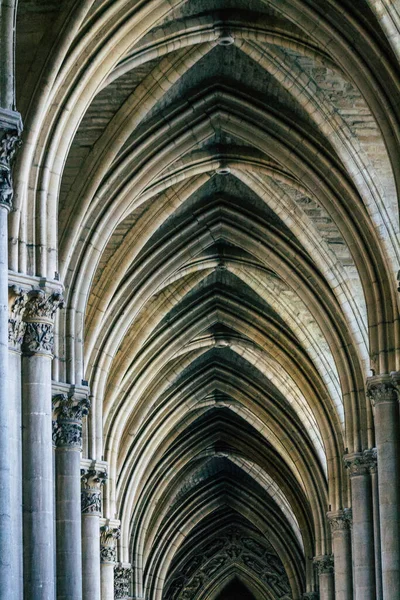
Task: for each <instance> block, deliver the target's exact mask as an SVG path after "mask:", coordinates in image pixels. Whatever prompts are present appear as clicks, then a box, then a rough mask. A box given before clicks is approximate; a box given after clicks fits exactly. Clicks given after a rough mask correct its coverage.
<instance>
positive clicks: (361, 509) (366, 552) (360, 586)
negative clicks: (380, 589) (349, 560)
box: [345, 451, 376, 600]
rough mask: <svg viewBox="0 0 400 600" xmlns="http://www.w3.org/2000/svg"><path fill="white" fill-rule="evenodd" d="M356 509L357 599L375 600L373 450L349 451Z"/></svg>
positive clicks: (349, 464)
mask: <svg viewBox="0 0 400 600" xmlns="http://www.w3.org/2000/svg"><path fill="white" fill-rule="evenodd" d="M345 463H346V466H347V468H348V469H349V471H350V479H351V498H352V506H353V507H354V510H353V559H354V591H355V600H376V583H375V550H374V520H373V507H372V486H371V474H370V469H371V467H373V465H374V463H375V459H374V457H373V456H372V455H371V453H370V451H366V452H364V453H356V454H352V455H347V456H346V457H345Z"/></svg>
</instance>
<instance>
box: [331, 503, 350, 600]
mask: <svg viewBox="0 0 400 600" xmlns="http://www.w3.org/2000/svg"><path fill="white" fill-rule="evenodd" d="M328 519H329V521H330V524H331V529H332V546H333V554H334V557H335V568H334V575H335V600H352V598H353V573H352V556H351V523H352V511H351V509H348V508H347V509H344V510H341V511H338V512H331V513H328Z"/></svg>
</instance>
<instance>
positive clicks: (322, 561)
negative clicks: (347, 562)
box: [313, 554, 335, 575]
mask: <svg viewBox="0 0 400 600" xmlns="http://www.w3.org/2000/svg"><path fill="white" fill-rule="evenodd" d="M313 562H314V564H315V565H316V567H317V570H318V574H319V575H323V574H324V573H333V572H334V570H335V567H334V559H333V556H332V554H325V555H323V556H316V557H315V558H314V561H313Z"/></svg>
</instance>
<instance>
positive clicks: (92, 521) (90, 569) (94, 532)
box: [81, 463, 107, 600]
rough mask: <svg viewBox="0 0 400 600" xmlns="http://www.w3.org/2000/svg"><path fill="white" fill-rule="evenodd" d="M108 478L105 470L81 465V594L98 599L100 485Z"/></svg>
mask: <svg viewBox="0 0 400 600" xmlns="http://www.w3.org/2000/svg"><path fill="white" fill-rule="evenodd" d="M106 479H107V473H106V472H105V470H104V469H101V470H99V469H98V468H96V463H94V464H93V466H90V467H89V468H86V469H85V468H81V483H82V489H81V506H82V578H83V587H82V597H83V600H100V598H101V586H100V516H101V486H102V485H103V484H104V483H105V481H106Z"/></svg>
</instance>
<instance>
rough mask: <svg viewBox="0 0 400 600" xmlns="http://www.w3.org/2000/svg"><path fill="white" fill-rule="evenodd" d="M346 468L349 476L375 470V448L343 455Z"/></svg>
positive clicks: (366, 473) (365, 473)
mask: <svg viewBox="0 0 400 600" xmlns="http://www.w3.org/2000/svg"><path fill="white" fill-rule="evenodd" d="M344 463H345V467H346V469H348V470H349V473H350V477H357V476H360V475H368V474H369V473H371V472H374V471H375V470H376V463H377V454H376V449H375V448H372V449H370V450H364V452H354V453H353V454H346V455H345V457H344Z"/></svg>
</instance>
